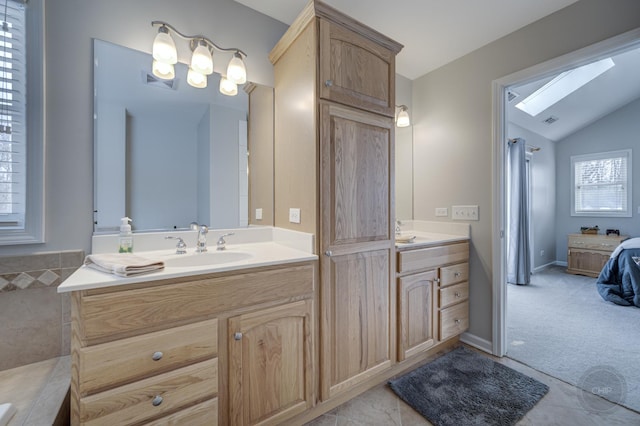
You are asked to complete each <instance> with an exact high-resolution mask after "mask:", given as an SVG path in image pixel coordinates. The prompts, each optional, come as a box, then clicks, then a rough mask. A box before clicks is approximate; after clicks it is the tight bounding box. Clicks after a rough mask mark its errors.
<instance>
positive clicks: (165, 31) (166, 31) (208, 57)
mask: <svg viewBox="0 0 640 426" xmlns="http://www.w3.org/2000/svg"><path fill="white" fill-rule="evenodd" d="M151 26H152V27H155V26H158V27H159V28H158V34H157V35H156V38H155V39H154V40H153V64H152V71H153V75H155V76H156V77H158V78H161V79H165V80H167V79H172V78H174V77H175V70H174V64H176V63H177V62H178V51H177V49H176V45H175V42H174V41H173V38H172V37H171V34H175V35H177V36H178V37H180V38H182V39H184V40H187V41H189V47H190V48H191V52H192V54H191V63H190V66H189V71H188V74H187V83H189V85H191V86H193V87H197V88H205V87H207V76H208V75H210V74H212V73H213V51H214V50H219V51H221V52H233V56H232V58H231V60H230V61H229V65H228V67H227V78H224V77H221V78H220V92H221V93H223V94H225V95H228V96H234V95H236V94H237V93H238V87H237V85H238V84H243V83H245V82H246V81H247V70H246V67H245V65H244V60H243V57H245V58H246V57H247V54H246V53H244V52H243V51H242V50H240V49H238V48H235V47H232V48H224V47H220V46H218V45H217V44H215V43H214V42H212V41H211V40H209V39H208V38H207V37H205V36H203V35H194V36H189V35H185V34H183V33H181V32H180V31H178V30H177V29H176V28H175V27H173V26H172V25H171V24H168V23H167V22H164V21H152V22H151ZM223 82H224V84H223ZM223 87H224V90H223Z"/></svg>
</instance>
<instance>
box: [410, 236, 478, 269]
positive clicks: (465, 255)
mask: <svg viewBox="0 0 640 426" xmlns="http://www.w3.org/2000/svg"><path fill="white" fill-rule="evenodd" d="M468 260H469V243H467V242H464V243H457V244H449V245H442V246H436V247H427V248H423V249H416V250H407V251H401V252H398V262H397V263H398V272H400V273H406V272H411V271H419V270H424V269H429V268H434V267H438V266H440V265H447V264H450V263H460V262H466V261H468Z"/></svg>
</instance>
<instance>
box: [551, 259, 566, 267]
mask: <svg viewBox="0 0 640 426" xmlns="http://www.w3.org/2000/svg"><path fill="white" fill-rule="evenodd" d="M553 264H554V265H557V266H567V265H568V264H567V262H563V261H562V260H556V261H555V262H553Z"/></svg>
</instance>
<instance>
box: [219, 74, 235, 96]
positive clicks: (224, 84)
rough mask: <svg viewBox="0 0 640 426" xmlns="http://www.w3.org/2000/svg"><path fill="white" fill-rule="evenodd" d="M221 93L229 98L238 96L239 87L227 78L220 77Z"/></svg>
mask: <svg viewBox="0 0 640 426" xmlns="http://www.w3.org/2000/svg"><path fill="white" fill-rule="evenodd" d="M220 93H222V94H223V95H227V96H235V95H237V94H238V85H237V84H235V83H234V82H233V81H231V80H229V79H227V78H226V77H222V76H221V77H220Z"/></svg>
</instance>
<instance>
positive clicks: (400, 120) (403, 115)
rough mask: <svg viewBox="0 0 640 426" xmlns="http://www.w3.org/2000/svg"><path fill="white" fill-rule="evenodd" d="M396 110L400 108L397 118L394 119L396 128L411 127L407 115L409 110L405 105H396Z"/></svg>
mask: <svg viewBox="0 0 640 426" xmlns="http://www.w3.org/2000/svg"><path fill="white" fill-rule="evenodd" d="M396 108H400V112H398V117H397V118H396V126H398V127H408V126H410V125H411V120H409V113H408V112H407V111H408V110H409V108H407V106H406V105H396Z"/></svg>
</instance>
